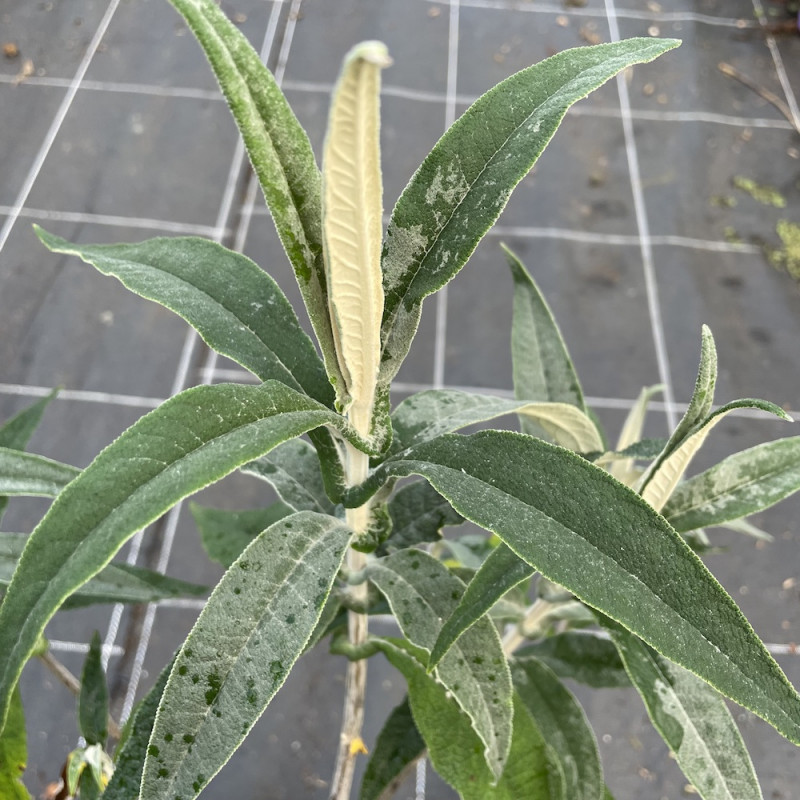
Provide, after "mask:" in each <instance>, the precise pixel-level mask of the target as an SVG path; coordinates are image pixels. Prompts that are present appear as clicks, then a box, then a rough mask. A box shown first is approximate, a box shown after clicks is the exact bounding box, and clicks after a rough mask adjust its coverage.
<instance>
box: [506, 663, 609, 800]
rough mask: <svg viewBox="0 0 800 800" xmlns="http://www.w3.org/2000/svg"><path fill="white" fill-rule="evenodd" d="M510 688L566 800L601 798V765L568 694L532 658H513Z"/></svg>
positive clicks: (586, 725)
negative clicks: (541, 739) (533, 725)
mask: <svg viewBox="0 0 800 800" xmlns="http://www.w3.org/2000/svg"><path fill="white" fill-rule="evenodd" d="M511 675H512V677H513V679H514V689H515V690H516V692H517V694H518V695H519V698H520V700H521V701H522V703H523V704H524V706H525V708H526V709H527V710H528V713H530V715H531V716H532V717H533V720H534V722H535V723H536V727H537V728H538V729H539V731H540V733H541V734H542V736H543V737H544V740H545V741H546V742H547V745H548V747H549V748H550V749H551V751H552V752H553V756H554V760H555V762H556V764H557V765H558V767H559V772H560V773H561V774H562V775H563V777H564V790H565V794H564V796H565V797H567V798H569V800H602V796H603V786H604V784H603V768H602V767H601V766H600V754H599V752H598V750H597V742H596V741H595V738H594V734H593V733H592V729H591V727H590V726H589V722H588V720H587V719H586V714H584V712H583V709H582V708H581V707H580V704H579V703H578V701H577V700H576V699H575V698H574V697H573V695H572V693H571V692H570V691H569V690H568V689H567V688H566V687H565V686H564V684H562V683H561V681H559V680H558V678H557V677H556V676H555V675H554V674H553V672H552V670H550V669H549V667H547V666H545V665H544V664H543V663H541V662H540V661H538V660H537V659H535V658H524V659H515V661H514V663H513V664H512V666H511Z"/></svg>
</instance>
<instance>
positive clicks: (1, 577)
mask: <svg viewBox="0 0 800 800" xmlns="http://www.w3.org/2000/svg"><path fill="white" fill-rule="evenodd" d="M27 540H28V535H27V534H24V533H6V532H2V533H0V587H4V586H7V585H8V584H9V583H10V582H11V576H12V575H13V574H14V570H15V569H16V567H17V562H18V561H19V558H20V556H21V555H22V551H23V549H24V547H25V542H26V541H27ZM207 591H208V589H207V588H206V587H205V586H198V585H197V584H194V583H187V582H186V581H180V580H178V579H177V578H169V577H167V576H166V575H162V574H161V573H159V572H153V571H152V570H149V569H144V568H142V567H134V566H129V565H128V564H109V565H108V566H107V567H105V568H104V569H102V570H101V571H100V572H99V573H98V574H97V575H95V577H94V578H92V579H91V580H90V581H89V582H88V583H85V584H83V586H81V588H80V589H78V591H76V592H75V594H73V595H71V596H70V597H68V598H67V599H66V600H65V601H64V604H63V605H62V606H61V607H62V608H83V607H84V606H88V605H93V604H94V603H151V602H155V601H156V600H165V599H167V598H168V597H198V596H201V595H204V594H205V593H206V592H207Z"/></svg>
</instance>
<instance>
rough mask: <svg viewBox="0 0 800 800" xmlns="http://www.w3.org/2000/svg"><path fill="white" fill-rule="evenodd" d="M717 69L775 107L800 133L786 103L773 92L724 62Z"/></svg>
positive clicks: (799, 125) (799, 127)
mask: <svg viewBox="0 0 800 800" xmlns="http://www.w3.org/2000/svg"><path fill="white" fill-rule="evenodd" d="M717 69H718V70H719V71H720V72H721V73H722V74H723V75H727V76H728V77H729V78H733V79H734V80H737V81H739V83H741V84H742V85H743V86H746V87H747V88H748V89H752V90H753V91H754V92H755V93H756V94H757V95H759V97H762V98H763V99H764V100H766V101H767V102H768V103H771V104H772V105H773V106H775V108H777V109H778V111H780V112H781V114H783V116H784V117H786V119H787V120H789V122H790V123H791V125H792V127H793V128H794V129H795V130H796V131H797V132H798V133H800V123H798V121H797V120H796V119H795V118H794V116H793V114H792V110H791V109H790V108H789V106H787V105H786V103H784V102H783V100H781V98H780V97H778V95H776V94H775V93H774V92H771V91H770V90H769V89H765V88H764V87H763V86H760V85H759V84H757V83H756V82H755V81H754V80H753V79H752V78H748V77H747V75H745V74H744V73H742V72H739V70H738V69H736V67H734V66H732V65H731V64H728V63H727V62H725V61H720V62H719V64H717Z"/></svg>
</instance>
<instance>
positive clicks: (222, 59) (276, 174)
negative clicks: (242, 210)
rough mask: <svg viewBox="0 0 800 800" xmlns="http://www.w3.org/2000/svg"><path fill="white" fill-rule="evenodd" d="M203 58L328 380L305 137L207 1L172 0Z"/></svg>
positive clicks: (316, 182) (332, 371) (316, 212)
mask: <svg viewBox="0 0 800 800" xmlns="http://www.w3.org/2000/svg"><path fill="white" fill-rule="evenodd" d="M170 2H171V3H172V5H173V6H174V7H175V8H176V9H177V11H178V12H179V13H180V14H181V15H182V16H183V18H184V19H185V20H186V23H187V24H188V25H189V28H190V29H191V31H192V33H194V35H195V37H196V38H197V41H198V42H199V43H200V46H201V47H202V48H203V51H204V52H205V54H206V58H208V60H209V62H210V64H211V68H212V69H213V70H214V75H215V76H216V78H217V81H219V85H220V87H221V88H222V93H223V94H224V95H225V99H226V100H227V101H228V105H229V106H230V109H231V111H232V113H233V117H234V119H235V120H236V125H237V126H238V128H239V131H240V133H241V134H242V139H243V140H244V144H245V148H246V150H247V154H248V156H249V157H250V163H251V164H252V165H253V170H254V171H255V173H256V175H257V176H258V180H259V183H260V184H261V189H262V191H263V192H264V197H265V198H266V201H267V205H268V206H269V210H270V214H271V216H272V219H273V221H274V222H275V227H276V229H277V231H278V236H279V237H280V240H281V243H282V244H283V248H284V250H285V251H286V254H287V255H288V256H289V261H290V262H291V264H292V267H293V269H294V274H295V277H296V278H297V283H298V285H299V286H300V291H301V292H302V294H303V300H304V302H305V305H306V309H307V310H308V315H309V317H310V319H311V324H312V325H313V326H314V332H315V333H316V335H317V340H318V341H319V344H320V347H321V348H322V354H323V356H324V358H325V367H326V369H327V370H328V374H329V375H330V376H331V379H332V381H333V382H335V383H338V381H340V380H341V375H340V374H339V371H338V366H337V363H336V353H335V350H334V346H333V333H332V331H331V325H330V318H329V316H328V290H327V286H326V283H325V266H324V264H323V260H322V250H323V248H322V192H321V184H322V179H321V176H320V173H319V169H318V168H317V163H316V161H315V159H314V153H313V151H312V149H311V143H310V142H309V140H308V136H307V134H306V132H305V131H304V130H303V128H302V127H301V126H300V123H299V122H298V121H297V117H295V115H294V113H293V112H292V110H291V108H289V104H288V103H287V102H286V98H285V97H284V95H283V93H282V92H281V90H280V88H279V86H278V84H277V83H276V82H275V78H274V77H273V75H272V73H271V72H270V71H269V70H268V69H267V68H266V67H265V66H264V64H263V63H262V62H261V58H260V57H259V55H258V53H257V52H256V51H255V50H254V49H253V47H252V45H251V44H250V43H249V42H248V41H247V39H246V38H245V36H244V34H242V33H241V31H239V29H238V28H237V27H236V26H235V25H234V24H233V23H232V22H231V21H230V20H229V19H228V18H227V17H226V16H225V14H224V13H223V12H222V10H221V9H220V8H219V6H218V5H217V4H216V3H215V2H213V0H170Z"/></svg>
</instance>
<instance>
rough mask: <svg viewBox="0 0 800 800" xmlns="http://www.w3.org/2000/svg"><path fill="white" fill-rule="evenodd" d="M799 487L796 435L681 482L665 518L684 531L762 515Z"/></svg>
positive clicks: (799, 444) (799, 439) (799, 452)
mask: <svg viewBox="0 0 800 800" xmlns="http://www.w3.org/2000/svg"><path fill="white" fill-rule="evenodd" d="M798 489H800V437H798V436H794V437H791V438H787V439H778V440H777V441H774V442H765V443H764V444H760V445H757V446H756V447H751V448H750V449H749V450H742V451H741V452H739V453H735V454H734V455H732V456H729V457H728V458H726V459H724V460H723V461H721V462H720V463H719V464H716V465H715V466H713V467H711V469H708V470H706V471H705V472H703V473H701V474H700V475H697V476H695V477H694V478H690V479H689V480H687V481H685V482H684V483H682V484H680V485H679V486H678V487H677V488H676V489H675V491H674V492H673V493H672V495H671V496H670V499H669V500H668V501H667V503H666V505H665V506H664V512H663V513H664V516H665V517H666V518H667V520H669V523H670V525H672V526H673V527H674V528H675V529H676V530H677V531H679V532H681V533H683V532H685V531H691V530H694V529H696V528H703V527H707V526H710V525H721V524H723V523H726V522H731V521H734V520H737V519H741V517H745V516H747V515H748V514H754V513H756V512H757V511H763V510H764V509H766V508H769V507H770V506H772V505H774V504H775V503H778V502H780V501H781V500H783V499H784V498H785V497H788V496H789V495H791V494H793V493H794V492H796V491H797V490H798Z"/></svg>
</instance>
